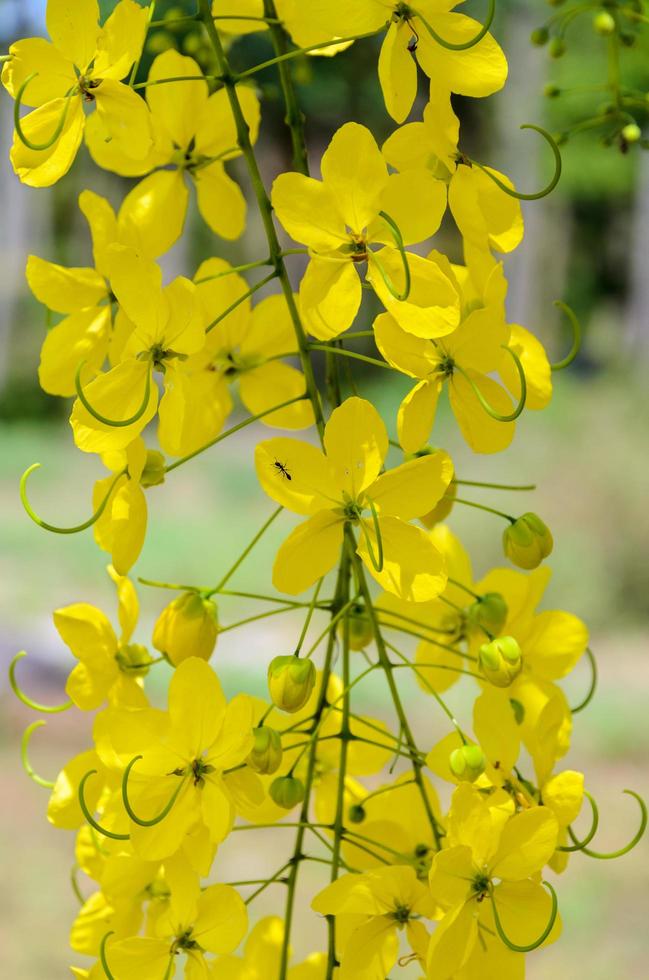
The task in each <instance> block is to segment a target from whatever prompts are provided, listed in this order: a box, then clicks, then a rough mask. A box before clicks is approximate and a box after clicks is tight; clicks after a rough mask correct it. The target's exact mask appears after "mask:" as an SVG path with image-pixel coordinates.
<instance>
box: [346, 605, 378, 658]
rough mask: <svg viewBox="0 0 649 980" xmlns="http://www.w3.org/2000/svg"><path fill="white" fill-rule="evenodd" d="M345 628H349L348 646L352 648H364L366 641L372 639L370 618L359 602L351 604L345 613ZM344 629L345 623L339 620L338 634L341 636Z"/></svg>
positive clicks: (369, 641) (368, 641)
mask: <svg viewBox="0 0 649 980" xmlns="http://www.w3.org/2000/svg"><path fill="white" fill-rule="evenodd" d="M347 629H348V630H349V633H348V636H349V646H350V648H351V649H352V650H364V649H365V647H366V646H367V645H368V643H371V642H372V640H373V639H374V630H373V628H372V623H371V620H370V618H369V616H368V615H367V612H366V611H365V606H363V605H361V603H357V604H356V605H355V606H352V608H351V610H350V611H349V613H348V614H347ZM344 631H345V624H344V623H343V622H341V623H339V625H338V635H339V636H340V637H342V636H343V634H344Z"/></svg>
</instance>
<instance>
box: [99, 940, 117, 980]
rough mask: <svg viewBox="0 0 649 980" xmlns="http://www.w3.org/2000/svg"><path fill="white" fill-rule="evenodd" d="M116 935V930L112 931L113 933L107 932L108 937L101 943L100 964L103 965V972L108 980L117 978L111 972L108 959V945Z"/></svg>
mask: <svg viewBox="0 0 649 980" xmlns="http://www.w3.org/2000/svg"><path fill="white" fill-rule="evenodd" d="M114 935H115V932H114V930H111V932H107V933H106V935H105V936H104V937H103V939H102V941H101V943H100V944H99V962H100V963H101V967H102V970H103V971H104V973H105V974H106V976H107V977H108V980H115V976H114V975H113V973H112V972H111V969H110V967H109V966H108V960H107V959H106V943H107V942H108V940H109V939H110V937H111V936H114Z"/></svg>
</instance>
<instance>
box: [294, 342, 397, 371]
mask: <svg viewBox="0 0 649 980" xmlns="http://www.w3.org/2000/svg"><path fill="white" fill-rule="evenodd" d="M309 350H323V351H325V352H326V353H327V354H337V355H338V357H351V358H352V359H353V360H355V361H364V362H365V363H366V364H371V365H372V366H373V367H380V368H385V369H386V370H387V371H395V370H396V368H393V367H392V365H391V364H386V362H385V361H379V360H378V358H376V357H368V356H367V355H366V354H357V353H356V351H353V350H345V348H344V347H331V346H330V345H329V344H309Z"/></svg>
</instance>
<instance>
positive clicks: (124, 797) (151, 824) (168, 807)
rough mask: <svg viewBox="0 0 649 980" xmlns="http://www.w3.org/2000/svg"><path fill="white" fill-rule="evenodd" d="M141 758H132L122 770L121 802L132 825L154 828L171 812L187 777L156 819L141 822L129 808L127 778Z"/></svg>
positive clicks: (138, 756) (182, 780)
mask: <svg viewBox="0 0 649 980" xmlns="http://www.w3.org/2000/svg"><path fill="white" fill-rule="evenodd" d="M142 758H144V756H141V755H136V756H134V758H132V759H131V761H130V762H129V764H128V765H127V767H126V769H125V770H124V775H123V776H122V800H123V802H124V809H125V810H126V812H127V813H128V815H129V817H130V818H131V820H132V821H133V822H134V823H136V824H138V826H140V827H155V825H156V824H158V823H162V821H163V820H164V818H165V817H167V816H168V815H169V813H170V812H171V809H172V807H173V805H174V803H175V802H176V800H177V799H178V796H179V795H180V791H181V789H183V787H184V786H185V783H186V782H187V776H185V777H184V778H183V779H181V781H180V783H179V784H178V786H177V787H176V789H175V790H174V791H173V793H172V795H171V798H170V799H169V802H168V803H167V804H166V805H165V806H164V807H163V809H162V810H161V811H160V813H159V814H158V815H157V816H156V817H152V818H151V819H150V820H142V818H141V817H138V815H137V814H136V813H135V812H134V811H133V808H132V807H131V804H130V801H129V798H128V777H129V776H130V774H131V769H132V768H133V766H134V765H135V763H136V762H137V761H138V760H139V759H142Z"/></svg>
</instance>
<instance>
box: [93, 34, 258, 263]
mask: <svg viewBox="0 0 649 980" xmlns="http://www.w3.org/2000/svg"><path fill="white" fill-rule="evenodd" d="M172 78H188V79H189V81H180V82H174V83H170V84H167V83H166V80H167V79H172ZM192 78H194V79H196V80H195V81H192V80H191V79H192ZM238 97H239V99H240V100H241V103H242V105H243V108H244V113H245V118H246V122H247V124H248V126H249V127H250V132H251V138H252V140H253V142H254V141H255V140H256V137H257V131H258V129H259V101H258V98H257V95H256V93H255V90H254V89H253V88H251V87H250V86H245V85H242V86H240V88H239V90H238ZM146 99H147V103H148V105H149V108H150V110H151V124H152V127H153V134H154V143H153V145H152V147H151V150H150V152H149V154H148V155H147V156H146V157H145V158H144V159H141V160H137V161H134V160H133V158H132V155H129V154H128V153H124V151H123V149H122V147H121V146H120V145H119V144H114V143H113V142H112V141H107V139H106V132H105V128H104V127H103V125H102V120H101V118H99V117H98V118H97V119H96V120H93V121H91V122H90V123H89V125H88V128H87V132H86V139H87V142H88V148H89V150H90V152H91V154H92V157H93V159H94V160H95V162H96V163H97V164H98V165H99V166H100V167H104V168H105V169H107V170H112V171H114V172H115V173H118V174H121V175H122V176H124V177H144V180H142V181H141V182H140V183H139V184H138V185H137V186H136V187H135V188H133V190H132V191H131V192H130V194H129V195H128V197H127V199H126V200H127V201H128V204H129V207H130V209H131V210H132V211H133V212H135V213H137V220H138V225H139V226H140V228H141V229H143V232H144V233H145V234H147V235H149V236H151V237H154V238H156V239H157V240H158V242H159V245H160V251H161V252H163V251H164V252H166V251H167V250H168V249H169V248H171V246H172V245H173V244H174V242H175V241H176V240H177V239H178V238H179V237H180V235H181V234H182V230H183V227H184V224H185V218H186V215H187V207H188V203H189V191H188V188H187V182H186V180H185V175H187V176H188V177H189V178H190V181H191V183H193V185H194V186H195V188H196V195H197V203H198V209H199V211H200V213H201V215H202V217H203V218H204V220H205V222H206V223H207V225H208V226H209V227H210V228H211V229H212V231H214V232H216V233H217V234H218V235H221V237H223V238H229V239H233V238H238V237H239V235H241V233H242V232H243V229H244V227H245V221H246V202H245V198H244V196H243V194H242V192H241V190H240V188H239V185H238V184H237V183H236V182H235V181H234V180H233V179H232V178H231V177H230V176H229V175H228V173H227V172H226V170H225V166H224V165H225V163H226V162H227V161H229V160H232V159H234V158H235V157H237V156H239V154H240V151H239V149H238V146H237V133H236V127H235V124H234V119H233V116H232V110H231V109H230V105H229V102H228V98H227V95H226V93H225V90H224V89H220V90H218V91H216V92H214V93H213V94H212V95H210V94H209V87H208V83H207V81H204V80H203V73H202V71H201V69H200V67H199V66H198V64H197V63H196V62H195V61H194V59H193V58H188V57H185V56H183V55H180V54H179V53H178V52H177V51H174V50H170V51H165V52H164V53H163V54H161V55H158V57H157V58H156V59H155V61H154V62H153V64H152V65H151V69H150V71H149V77H148V82H147V88H146Z"/></svg>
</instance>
